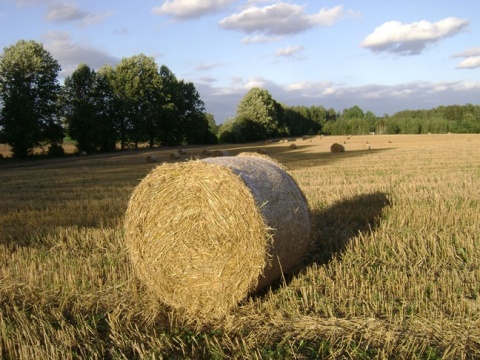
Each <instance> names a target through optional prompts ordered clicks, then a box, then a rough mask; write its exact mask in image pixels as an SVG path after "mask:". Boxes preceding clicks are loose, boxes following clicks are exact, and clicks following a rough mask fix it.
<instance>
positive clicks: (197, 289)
mask: <svg viewBox="0 0 480 360" xmlns="http://www.w3.org/2000/svg"><path fill="white" fill-rule="evenodd" d="M310 232H311V225H310V215H309V210H308V206H307V203H306V200H305V198H304V196H303V194H302V192H301V191H300V189H299V188H298V186H297V184H296V183H295V181H294V180H293V179H292V178H291V177H290V176H289V175H288V174H287V173H286V172H285V171H284V170H283V169H281V168H280V167H279V166H278V165H277V164H276V163H275V162H274V161H273V160H269V159H268V158H266V157H265V156H236V157H219V158H208V159H204V160H195V161H189V162H186V163H175V164H163V165H160V166H158V167H157V168H155V169H154V170H153V171H152V172H150V173H149V174H148V175H147V176H146V177H145V179H144V180H142V181H141V183H140V184H139V185H138V186H137V187H136V188H135V190H134V192H133V194H132V196H131V199H130V201H129V205H128V208H127V211H126V214H125V239H126V245H127V248H128V250H129V254H130V258H131V261H132V264H133V267H134V269H135V272H136V274H137V276H138V278H139V279H140V280H141V281H142V282H143V283H144V284H145V285H146V287H147V288H148V289H149V290H150V291H151V292H152V293H153V294H154V295H155V296H156V297H157V298H158V299H160V300H162V301H163V302H165V303H167V304H169V305H170V306H172V307H173V308H176V309H178V310H181V311H183V312H185V313H186V314H187V315H190V316H192V317H194V318H195V319H200V320H204V319H207V320H213V319H219V318H221V317H223V316H224V315H226V314H227V313H228V312H229V311H230V310H231V309H232V308H233V307H235V306H236V305H237V304H238V302H239V301H241V300H243V299H244V298H245V297H246V296H248V295H249V294H251V293H253V292H255V291H257V290H259V289H261V288H263V287H265V286H267V285H269V284H271V283H272V282H273V281H275V280H276V279H278V278H280V277H281V275H282V272H283V273H286V272H288V271H289V270H291V269H292V268H293V267H294V266H296V265H298V263H299V262H300V261H302V260H303V258H304V257H305V255H306V253H307V252H308V249H309V243H310Z"/></svg>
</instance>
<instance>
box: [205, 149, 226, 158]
mask: <svg viewBox="0 0 480 360" xmlns="http://www.w3.org/2000/svg"><path fill="white" fill-rule="evenodd" d="M210 155H211V156H213V157H220V156H229V155H230V153H229V152H228V150H214V151H212V152H210Z"/></svg>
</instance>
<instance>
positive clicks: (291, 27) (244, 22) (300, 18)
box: [219, 2, 353, 42]
mask: <svg viewBox="0 0 480 360" xmlns="http://www.w3.org/2000/svg"><path fill="white" fill-rule="evenodd" d="M351 15H353V12H352V11H345V10H344V9H343V7H342V6H336V7H333V8H330V9H327V8H323V9H321V10H320V11H319V12H318V13H316V14H307V13H306V12H305V10H304V7H303V6H300V5H296V4H289V3H286V2H279V3H275V4H273V5H268V6H264V7H257V6H252V7H248V8H246V9H245V10H243V11H241V12H239V13H236V14H233V15H231V16H229V17H226V18H224V19H222V20H220V22H219V25H220V26H221V27H222V28H224V29H227V30H236V31H241V32H244V33H247V34H254V35H263V36H266V37H267V39H268V38H270V37H272V36H273V37H275V36H285V35H291V34H298V33H301V32H303V31H306V30H308V29H311V28H313V27H315V26H331V25H333V24H334V23H336V22H338V21H339V20H341V19H343V18H345V17H348V16H351ZM244 42H245V41H244ZM249 42H251V41H249Z"/></svg>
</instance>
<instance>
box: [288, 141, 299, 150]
mask: <svg viewBox="0 0 480 360" xmlns="http://www.w3.org/2000/svg"><path fill="white" fill-rule="evenodd" d="M288 148H289V149H292V150H294V149H297V148H298V146H297V144H295V143H293V144H290V146H289V147H288Z"/></svg>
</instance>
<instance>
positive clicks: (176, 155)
mask: <svg viewBox="0 0 480 360" xmlns="http://www.w3.org/2000/svg"><path fill="white" fill-rule="evenodd" d="M170 159H172V160H178V159H180V155H178V154H177V153H171V154H170Z"/></svg>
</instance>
